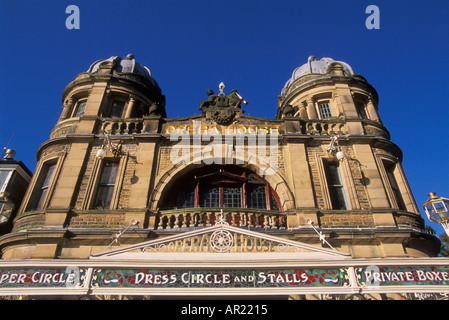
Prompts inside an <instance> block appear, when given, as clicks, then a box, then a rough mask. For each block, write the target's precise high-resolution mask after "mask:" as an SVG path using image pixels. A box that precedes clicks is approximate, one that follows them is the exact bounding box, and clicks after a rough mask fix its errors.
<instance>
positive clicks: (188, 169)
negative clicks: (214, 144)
mask: <svg viewBox="0 0 449 320" xmlns="http://www.w3.org/2000/svg"><path fill="white" fill-rule="evenodd" d="M240 162H243V161H240ZM223 163H224V161H223ZM233 163H238V162H236V161H235V158H234V162H233ZM207 166H212V165H210V164H205V163H204V162H201V163H200V164H197V163H194V162H193V161H190V162H187V163H184V162H182V161H180V162H178V163H177V164H175V165H173V166H172V167H171V168H170V169H169V170H167V171H165V172H164V173H163V174H161V175H159V176H158V177H157V178H156V183H155V187H154V189H153V191H152V193H151V195H150V198H149V204H148V207H149V209H150V210H157V209H160V204H162V201H163V199H164V196H166V194H167V191H168V190H170V189H171V188H172V187H173V186H175V185H176V186H177V185H178V184H180V183H182V181H183V180H182V179H183V177H184V176H186V175H189V174H191V173H192V172H194V171H197V170H200V169H201V168H205V167H207ZM216 166H218V167H223V168H226V167H227V166H233V167H240V168H242V169H245V170H249V171H252V172H254V173H256V174H257V175H259V176H260V177H262V178H263V179H264V180H266V182H267V183H268V185H269V186H270V187H271V188H272V190H274V191H275V193H276V195H277V196H278V199H279V202H280V204H281V206H282V209H283V211H288V210H291V209H293V208H295V200H294V197H293V193H292V192H291V190H290V187H289V186H288V184H287V182H286V179H285V177H284V176H283V175H282V173H281V172H279V170H274V169H273V168H266V167H261V166H258V165H256V164H249V163H247V162H244V163H243V164H238V165H236V164H233V165H226V164H223V165H216ZM264 172H270V173H271V174H266V175H264V174H263V173H264Z"/></svg>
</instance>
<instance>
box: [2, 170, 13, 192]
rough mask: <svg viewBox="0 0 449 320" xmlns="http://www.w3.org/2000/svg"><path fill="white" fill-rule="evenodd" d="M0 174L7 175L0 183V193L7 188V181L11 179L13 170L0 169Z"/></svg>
mask: <svg viewBox="0 0 449 320" xmlns="http://www.w3.org/2000/svg"><path fill="white" fill-rule="evenodd" d="M1 172H7V174H6V175H5V180H4V181H3V183H2V182H1V181H0V192H4V191H5V189H6V187H7V186H8V183H9V180H10V179H11V177H12V174H13V172H14V170H12V169H0V173H1Z"/></svg>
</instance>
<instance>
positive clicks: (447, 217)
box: [424, 192, 449, 236]
mask: <svg viewBox="0 0 449 320" xmlns="http://www.w3.org/2000/svg"><path fill="white" fill-rule="evenodd" d="M428 196H429V197H430V198H429V200H427V201H426V202H425V203H424V210H425V211H426V214H427V218H429V220H430V221H432V222H436V223H438V224H440V225H441V226H442V227H443V228H444V231H445V232H446V234H447V235H448V236H449V199H446V198H443V197H437V194H436V192H431V193H429V194H428Z"/></svg>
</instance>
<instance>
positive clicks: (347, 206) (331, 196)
mask: <svg viewBox="0 0 449 320" xmlns="http://www.w3.org/2000/svg"><path fill="white" fill-rule="evenodd" d="M331 166H333V167H336V168H337V172H336V173H337V175H338V179H339V182H340V183H339V184H335V183H332V184H331V183H330V182H331V181H330V178H331V176H332V174H331V172H330V167H331ZM323 174H324V181H325V186H326V191H327V195H328V206H329V208H330V209H332V210H351V203H350V199H349V196H348V192H347V189H346V183H345V179H344V176H343V172H342V167H341V163H339V162H337V161H332V160H328V159H323ZM331 188H332V189H331ZM337 188H339V189H338V190H341V193H342V198H339V199H336V198H335V194H336V193H334V192H333V190H337ZM336 201H338V202H340V203H341V202H343V204H344V208H342V207H338V208H337V207H336V206H335V203H336Z"/></svg>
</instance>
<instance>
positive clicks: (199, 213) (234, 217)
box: [154, 208, 287, 230]
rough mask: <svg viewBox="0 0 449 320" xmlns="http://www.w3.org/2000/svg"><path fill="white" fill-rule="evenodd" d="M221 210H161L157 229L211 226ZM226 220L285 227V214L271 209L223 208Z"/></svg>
mask: <svg viewBox="0 0 449 320" xmlns="http://www.w3.org/2000/svg"><path fill="white" fill-rule="evenodd" d="M220 214H221V211H219V210H218V209H216V210H213V209H212V210H204V208H191V209H190V208H189V209H173V210H164V211H160V212H159V213H158V215H157V217H156V221H155V226H154V229H155V230H161V229H180V228H184V227H187V228H189V227H209V226H213V225H215V223H216V222H217V221H218V218H219V216H220ZM223 215H224V217H223V218H224V221H225V222H227V223H228V224H229V225H230V226H235V227H253V228H265V229H285V228H286V225H287V219H286V216H285V214H283V213H280V212H279V211H270V210H257V209H256V210H252V211H251V210H250V209H242V210H236V209H235V208H234V209H232V210H231V209H229V208H223Z"/></svg>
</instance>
